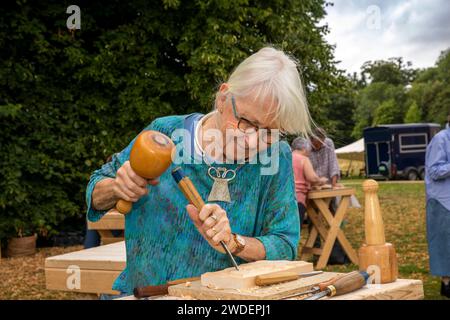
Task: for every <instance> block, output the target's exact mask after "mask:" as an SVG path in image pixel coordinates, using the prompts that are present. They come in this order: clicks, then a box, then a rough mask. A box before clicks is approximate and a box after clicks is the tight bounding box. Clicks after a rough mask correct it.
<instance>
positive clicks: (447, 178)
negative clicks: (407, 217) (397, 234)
mask: <svg viewBox="0 0 450 320" xmlns="http://www.w3.org/2000/svg"><path fill="white" fill-rule="evenodd" d="M425 189H426V195H427V202H426V212H427V239H428V253H429V256H430V271H431V274H432V275H434V276H439V277H441V295H442V296H445V297H447V298H450V110H449V113H448V116H447V124H446V129H444V130H442V131H440V132H439V133H438V134H436V135H435V136H434V137H433V139H432V140H431V142H430V144H429V145H428V147H427V151H426V155H425Z"/></svg>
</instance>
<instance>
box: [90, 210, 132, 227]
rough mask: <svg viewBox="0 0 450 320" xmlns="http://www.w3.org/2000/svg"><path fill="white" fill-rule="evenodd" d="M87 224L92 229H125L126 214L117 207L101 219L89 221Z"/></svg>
mask: <svg viewBox="0 0 450 320" xmlns="http://www.w3.org/2000/svg"><path fill="white" fill-rule="evenodd" d="M87 225H88V229H90V230H91V229H92V230H124V229H125V216H124V215H123V214H121V213H120V212H118V211H117V210H116V209H111V210H110V211H108V212H107V213H106V214H105V215H104V216H103V217H102V218H101V219H100V220H98V221H97V222H91V221H88V223H87Z"/></svg>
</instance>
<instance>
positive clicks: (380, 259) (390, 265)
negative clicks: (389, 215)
mask: <svg viewBox="0 0 450 320" xmlns="http://www.w3.org/2000/svg"><path fill="white" fill-rule="evenodd" d="M362 187H363V190H364V193H365V232H366V243H365V244H363V245H362V247H361V248H360V249H359V251H358V254H359V270H361V271H367V272H370V271H372V272H373V271H375V277H377V276H378V275H377V270H374V269H373V268H376V269H378V270H379V272H380V274H379V277H380V278H379V280H380V283H389V282H394V281H395V280H397V276H398V266H397V255H396V253H395V249H394V246H393V245H392V244H391V243H387V242H386V239H385V236H384V225H383V219H382V217H381V210H380V202H379V200H378V195H377V191H378V183H377V182H376V181H375V180H372V179H369V180H365V181H364V182H363V184H362Z"/></svg>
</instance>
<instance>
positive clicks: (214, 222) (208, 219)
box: [186, 203, 233, 253]
mask: <svg viewBox="0 0 450 320" xmlns="http://www.w3.org/2000/svg"><path fill="white" fill-rule="evenodd" d="M186 210H187V212H188V214H189V217H190V218H191V220H192V222H193V223H194V225H195V227H196V228H197V230H198V231H199V232H200V234H201V235H202V236H203V238H205V240H206V241H208V243H209V244H210V245H211V247H213V248H214V249H215V250H217V251H219V252H221V253H225V251H224V250H223V248H222V246H221V245H220V241H223V242H225V244H227V245H228V244H230V242H231V240H232V238H233V237H232V235H231V228H230V222H229V221H228V217H227V213H226V212H225V210H223V209H222V208H221V207H220V206H219V205H217V204H214V203H208V204H205V205H204V206H203V208H202V210H201V211H200V212H199V211H198V209H197V208H196V207H195V206H193V205H192V204H188V205H187V206H186ZM230 249H231V248H230Z"/></svg>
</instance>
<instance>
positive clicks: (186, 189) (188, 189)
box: [172, 167, 239, 271]
mask: <svg viewBox="0 0 450 320" xmlns="http://www.w3.org/2000/svg"><path fill="white" fill-rule="evenodd" d="M172 177H173V178H174V180H175V182H176V183H177V185H178V187H179V188H180V189H181V191H182V192H183V194H184V196H185V197H186V198H187V199H188V201H189V202H190V203H192V204H193V205H194V206H195V207H196V208H197V209H198V211H200V210H201V209H202V208H203V206H204V205H205V202H204V201H203V199H202V197H201V196H200V194H199V193H198V191H197V188H195V186H194V184H193V183H192V181H191V179H189V177H187V176H186V175H185V174H184V172H183V170H181V168H180V167H177V168H175V169H173V170H172ZM220 245H221V246H222V248H223V250H225V252H226V254H227V255H228V258H229V259H230V261H231V263H232V264H233V266H234V267H235V268H236V270H237V271H239V266H238V264H237V263H236V260H234V257H233V255H232V254H231V252H230V249H228V246H227V245H226V244H225V242H223V241H220Z"/></svg>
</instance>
